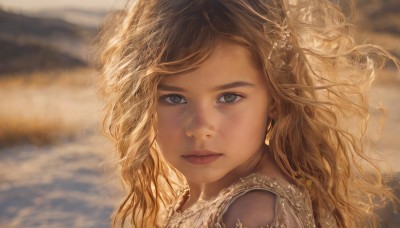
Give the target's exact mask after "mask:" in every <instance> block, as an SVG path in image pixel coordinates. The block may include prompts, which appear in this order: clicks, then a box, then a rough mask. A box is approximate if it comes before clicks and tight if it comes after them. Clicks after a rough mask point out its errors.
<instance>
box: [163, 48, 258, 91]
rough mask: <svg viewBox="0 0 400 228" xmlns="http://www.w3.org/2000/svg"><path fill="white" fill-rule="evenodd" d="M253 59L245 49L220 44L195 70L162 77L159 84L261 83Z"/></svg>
mask: <svg viewBox="0 0 400 228" xmlns="http://www.w3.org/2000/svg"><path fill="white" fill-rule="evenodd" d="M253 59H254V58H252V55H251V52H250V51H249V50H248V49H247V48H246V47H244V46H242V45H239V44H235V43H232V42H220V43H219V44H217V45H216V46H215V48H214V50H213V51H212V52H211V54H210V56H209V57H208V58H207V59H206V60H205V61H204V62H203V63H202V64H200V66H199V67H197V68H196V69H195V70H192V71H190V72H186V73H180V74H176V75H169V76H164V77H163V78H162V80H161V84H179V83H183V84H184V83H189V84H193V83H194V82H196V83H200V84H218V83H224V82H231V81H249V82H252V83H261V82H262V81H263V75H262V73H261V71H260V70H259V68H258V67H257V64H255V63H254V60H253Z"/></svg>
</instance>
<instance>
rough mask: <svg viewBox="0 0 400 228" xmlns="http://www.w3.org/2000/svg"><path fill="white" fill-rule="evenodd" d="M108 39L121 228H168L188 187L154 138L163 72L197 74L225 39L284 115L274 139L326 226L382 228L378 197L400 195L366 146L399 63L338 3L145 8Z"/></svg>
mask: <svg viewBox="0 0 400 228" xmlns="http://www.w3.org/2000/svg"><path fill="white" fill-rule="evenodd" d="M352 5H353V3H352V2H349V4H348V6H349V7H350V8H351V6H352ZM104 31H105V32H104V33H103V38H102V41H103V46H102V48H103V49H102V51H101V55H100V65H101V70H102V77H101V80H100V87H99V91H100V92H101V94H102V95H103V98H104V101H105V109H104V110H105V111H104V113H105V116H104V120H103V129H104V131H105V132H106V133H108V134H109V135H110V136H111V138H112V140H113V142H114V144H115V146H116V151H117V152H118V159H119V160H118V164H119V167H120V172H121V176H122V179H123V183H124V185H125V187H126V189H127V191H128V194H127V196H126V198H125V200H124V201H123V202H122V204H121V205H120V207H119V208H118V210H117V211H116V213H115V215H114V220H113V221H114V222H113V226H121V227H122V226H123V224H124V223H126V219H127V218H129V219H130V224H131V225H133V226H134V227H154V226H155V225H154V224H157V225H160V224H161V223H162V212H164V209H165V207H166V206H168V205H169V204H171V203H172V202H173V201H174V200H176V198H177V195H178V192H179V190H180V189H181V188H183V187H184V186H185V184H186V183H185V180H184V178H183V176H182V174H180V173H179V172H178V171H177V170H175V169H174V168H173V167H171V166H170V165H169V164H168V163H166V161H165V160H164V159H163V158H162V155H161V154H160V152H159V149H158V147H157V143H156V141H155V134H156V131H157V129H156V127H155V126H156V121H157V115H156V104H157V97H156V94H157V86H158V83H159V81H160V80H161V78H162V77H164V76H166V75H173V74H177V73H182V72H187V71H191V70H194V69H196V68H197V67H199V66H200V64H202V63H203V62H204V60H206V59H207V58H208V57H209V56H210V54H211V53H212V51H213V50H214V48H215V47H216V45H218V43H220V42H234V43H236V44H239V45H242V46H244V47H246V48H247V49H248V50H249V51H250V52H251V54H252V58H253V61H254V63H255V64H256V65H257V67H259V70H260V71H261V72H262V73H263V75H264V76H265V82H266V84H267V88H268V93H269V95H270V96H271V97H272V100H273V104H274V105H275V106H276V109H277V118H276V119H275V120H271V121H270V123H269V126H268V133H267V136H266V141H267V142H269V145H270V147H271V151H272V152H273V156H274V159H275V160H276V162H277V163H278V165H279V167H280V168H281V169H282V171H283V172H284V173H285V174H287V175H288V176H289V177H291V178H292V179H293V181H295V182H296V183H298V184H299V185H301V186H304V187H306V188H307V190H308V191H309V192H310V195H311V198H312V205H313V211H314V218H315V220H316V222H317V226H319V227H320V226H322V225H323V224H322V223H323V221H325V220H326V218H327V217H329V216H332V217H333V218H334V220H335V221H336V223H337V224H338V226H339V227H362V226H364V225H368V224H373V225H375V226H377V224H376V219H375V217H374V212H373V209H374V202H376V201H374V202H373V199H374V200H376V199H375V198H374V197H376V196H379V197H380V198H381V200H382V201H384V200H385V199H388V198H389V199H391V198H393V196H392V195H391V193H390V190H389V189H388V188H387V187H386V186H384V185H383V184H382V179H381V175H380V170H379V168H378V167H377V166H376V165H375V164H374V163H373V161H372V160H371V159H370V158H369V156H368V155H367V153H366V152H365V148H363V146H364V144H363V139H364V135H365V131H366V123H367V118H368V100H367V98H366V93H367V91H368V89H369V87H370V85H371V83H372V81H373V80H374V78H375V74H376V71H377V70H378V69H380V68H382V67H383V65H384V62H385V60H386V59H388V58H390V59H392V60H393V61H394V62H395V63H397V60H396V59H394V58H393V57H392V56H391V55H390V54H389V53H387V52H386V51H384V50H382V49H381V48H379V47H377V46H374V45H358V44H356V43H355V41H354V39H353V38H352V26H351V24H350V23H349V19H348V18H347V17H346V16H345V15H344V14H343V12H342V11H341V10H340V7H339V6H338V5H337V4H335V3H333V2H332V1H328V0H281V1H279V0H278V1H272V0H173V1H172V0H136V1H134V3H132V4H131V5H127V7H126V8H125V9H124V10H122V11H120V12H118V13H117V14H116V16H115V17H113V19H112V20H110V23H109V25H108V26H106V27H105V29H104ZM361 163H363V165H361ZM366 166H370V167H372V168H373V170H374V171H373V172H372V174H371V172H367V171H365V170H366V169H367V168H370V167H366Z"/></svg>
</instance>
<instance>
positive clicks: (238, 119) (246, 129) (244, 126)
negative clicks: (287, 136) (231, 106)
mask: <svg viewBox="0 0 400 228" xmlns="http://www.w3.org/2000/svg"><path fill="white" fill-rule="evenodd" d="M254 107H255V106H252V107H249V108H242V109H241V111H240V112H237V113H235V114H232V115H230V116H227V117H226V118H225V121H224V124H223V125H222V128H223V129H222V132H224V135H225V138H226V139H229V140H230V141H232V142H233V143H234V144H235V145H236V142H237V143H241V145H243V146H244V147H246V146H248V145H258V144H260V143H264V141H265V133H266V125H267V119H268V116H267V112H266V111H265V110H264V109H259V110H257V109H255V108H254ZM246 144H247V145H246ZM236 146H237V145H236Z"/></svg>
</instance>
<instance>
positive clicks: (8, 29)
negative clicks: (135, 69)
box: [0, 0, 400, 227]
mask: <svg viewBox="0 0 400 228" xmlns="http://www.w3.org/2000/svg"><path fill="white" fill-rule="evenodd" d="M123 5H124V2H123V1H122V0H116V1H114V0H90V1H89V0H86V1H78V0H68V1H67V0H58V1H52V0H35V1H32V0H0V227H109V224H110V219H109V217H110V215H111V213H112V211H113V210H114V208H115V206H116V205H117V204H118V203H119V200H120V199H121V195H122V194H121V189H120V187H119V184H120V183H119V181H118V178H116V176H115V174H114V171H113V166H112V165H113V163H112V159H113V154H112V147H111V145H110V143H109V142H108V141H107V139H105V138H104V137H102V136H100V134H99V131H98V129H99V116H100V111H101V101H100V100H99V98H98V97H97V95H96V88H95V82H96V76H97V75H98V73H97V72H96V71H94V70H92V69H90V67H89V65H88V60H90V55H89V47H90V45H91V43H92V41H93V38H94V37H95V36H96V34H97V33H98V32H99V29H100V28H101V24H102V22H103V20H104V19H105V16H106V15H107V14H108V13H110V12H112V11H113V10H116V9H119V8H121V7H122V6H123ZM354 22H355V23H356V24H357V26H358V29H359V32H360V35H359V37H358V39H360V40H365V41H368V42H372V43H376V44H379V45H382V46H383V47H384V48H386V49H387V50H389V51H390V52H391V53H392V54H393V55H395V56H397V57H398V58H399V57H400V1H398V0H359V4H358V7H357V14H356V17H355V21H354ZM371 97H373V99H376V100H377V101H382V103H383V105H384V107H385V108H386V111H387V114H386V124H385V127H384V129H383V132H382V137H381V138H380V139H379V141H378V143H377V146H376V151H378V152H379V158H380V159H381V160H382V165H383V166H384V169H385V171H386V172H390V171H394V172H395V173H397V172H399V171H400V153H399V151H400V75H399V74H398V73H396V70H395V67H394V66H393V65H389V66H388V67H387V68H385V70H384V72H383V74H382V76H381V77H379V78H378V79H377V82H376V83H375V85H374V87H373V88H372V91H371ZM396 175H397V174H396ZM396 175H395V176H394V177H393V179H392V181H391V184H392V185H396V186H397V185H398V181H397V180H398V178H399V176H398V175H397V176H396ZM397 191H398V188H397ZM380 213H381V218H382V221H383V222H382V224H383V225H382V227H400V217H399V215H394V214H392V213H391V210H390V208H386V209H383V210H381V211H380Z"/></svg>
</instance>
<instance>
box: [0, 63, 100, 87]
mask: <svg viewBox="0 0 400 228" xmlns="http://www.w3.org/2000/svg"><path fill="white" fill-rule="evenodd" d="M94 75H95V73H94V72H93V70H90V69H87V68H77V69H74V70H68V71H65V70H64V71H63V70H58V71H57V70H55V71H47V72H31V73H18V74H8V75H3V76H0V89H1V88H5V87H7V88H10V87H13V88H16V87H18V86H20V87H24V88H32V87H35V88H40V87H46V86H51V85H57V86H63V87H69V88H71V87H77V88H79V87H87V86H91V82H92V78H93V77H94Z"/></svg>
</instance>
